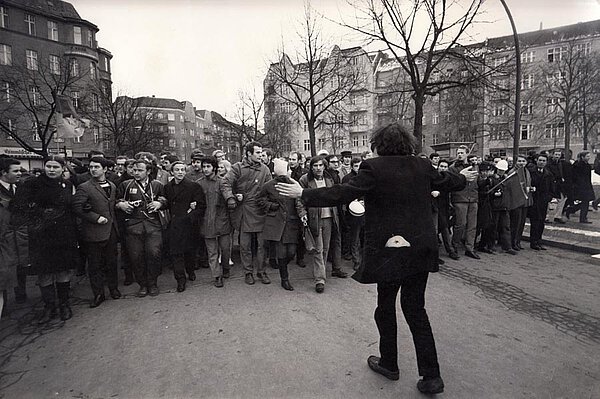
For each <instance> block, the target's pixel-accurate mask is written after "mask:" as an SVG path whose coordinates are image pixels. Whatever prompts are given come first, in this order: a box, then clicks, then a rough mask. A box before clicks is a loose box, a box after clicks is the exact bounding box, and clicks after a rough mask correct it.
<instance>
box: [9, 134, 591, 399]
mask: <svg viewBox="0 0 600 399" xmlns="http://www.w3.org/2000/svg"><path fill="white" fill-rule="evenodd" d="M411 137H412V136H411V135H410V134H409V133H407V132H406V131H405V130H404V129H403V128H401V127H400V126H398V125H390V126H388V127H384V128H381V129H379V130H378V131H376V132H374V134H373V137H372V141H371V143H372V150H373V151H374V153H375V157H376V158H378V159H371V158H372V157H373V153H372V152H371V151H366V152H364V153H362V154H361V155H360V156H355V155H353V154H352V152H350V151H342V152H341V153H340V154H339V155H337V154H328V153H327V152H326V151H323V150H322V151H320V152H319V153H318V154H317V155H316V156H314V157H306V156H305V155H304V154H302V153H299V152H295V151H294V152H291V153H289V154H285V155H287V156H286V157H278V158H277V157H274V156H273V152H272V151H271V150H269V149H267V148H263V147H262V145H261V144H260V143H259V142H249V143H247V144H246V145H245V147H244V156H243V159H242V160H241V161H240V162H237V163H234V164H233V165H232V164H231V163H230V162H229V161H228V160H227V159H226V154H225V153H223V151H219V150H217V151H215V152H213V153H212V154H210V155H208V154H203V153H202V152H200V151H197V152H194V153H193V154H192V157H191V158H192V159H191V162H190V163H189V164H186V163H184V162H182V161H181V160H179V159H178V158H177V157H176V156H174V155H171V154H169V153H163V154H160V155H159V156H158V157H157V156H155V155H153V154H151V153H148V152H140V153H138V154H136V155H135V157H133V158H131V159H130V158H128V157H126V156H118V157H116V159H115V160H111V159H108V158H106V157H104V154H102V153H101V152H98V151H91V152H90V153H89V155H88V159H87V162H86V164H85V166H84V164H83V163H82V162H81V161H79V160H76V159H70V160H65V159H64V158H62V157H60V156H56V155H51V156H49V157H47V158H46V159H45V160H44V161H43V168H42V169H39V170H32V171H26V170H24V169H23V168H22V167H21V164H20V162H19V161H18V160H16V159H13V158H10V157H0V290H2V291H3V296H2V303H4V302H5V301H6V300H7V293H8V291H9V289H11V288H14V293H15V300H16V301H17V302H25V301H26V299H27V293H26V280H27V276H28V275H36V276H37V285H38V286H39V289H40V291H41V297H42V300H43V302H44V309H43V311H42V312H41V314H40V317H39V319H38V323H39V324H44V323H47V322H49V321H50V320H52V319H54V318H56V317H60V319H62V320H68V319H70V318H71V317H72V314H73V313H72V309H71V307H70V305H69V292H70V281H71V279H72V277H73V275H74V274H75V273H80V274H83V273H86V272H87V275H88V278H89V283H90V286H91V290H92V295H93V297H92V298H91V300H90V307H92V308H95V307H97V306H100V305H101V304H102V303H103V302H104V301H105V300H106V288H108V293H109V295H110V297H112V298H113V299H119V298H120V297H121V292H120V291H119V269H118V267H117V265H118V264H121V267H122V269H123V271H124V275H125V278H124V281H123V283H122V284H124V285H126V286H127V285H131V284H133V283H137V284H138V286H139V289H138V291H137V296H139V297H144V296H146V295H150V296H156V295H159V287H158V284H157V279H158V276H159V275H160V274H161V273H162V271H163V270H164V269H166V268H170V269H172V272H173V276H174V279H175V280H176V283H177V292H183V291H185V290H186V282H187V281H194V280H195V279H196V272H197V271H198V269H200V268H203V267H204V268H209V269H210V273H211V276H212V279H213V284H214V286H215V287H217V288H220V287H223V286H224V279H225V280H226V279H228V278H229V277H230V275H231V272H230V269H231V267H232V266H233V265H234V263H233V262H232V260H231V253H232V248H233V243H234V242H237V243H238V244H239V253H240V263H241V265H240V266H241V268H242V270H243V274H244V281H245V283H246V284H249V285H253V284H255V281H256V279H257V280H259V281H260V282H261V283H263V284H270V283H271V280H270V278H269V276H268V273H267V270H268V268H269V267H270V268H272V269H277V270H278V272H279V277H280V284H281V286H282V288H283V289H285V290H287V291H293V290H294V287H293V285H292V283H291V281H290V278H289V272H288V265H289V264H290V262H291V261H292V260H293V259H295V261H296V264H297V265H298V266H299V267H306V266H307V265H309V266H310V267H311V268H312V274H313V277H314V287H315V291H316V292H317V293H323V292H324V290H325V283H326V281H327V277H328V272H327V266H326V265H327V263H328V262H331V272H330V274H329V275H330V276H331V277H337V278H345V277H347V276H348V273H347V272H345V271H344V270H343V268H342V260H343V259H347V260H351V261H352V264H353V268H354V270H355V271H356V273H355V274H354V276H353V278H355V279H356V280H357V281H359V282H362V283H377V284H378V308H377V310H376V312H375V319H376V322H377V325H378V328H379V331H380V335H381V342H380V351H381V354H382V357H381V358H379V357H375V356H372V357H370V358H369V359H368V363H369V366H370V367H371V368H372V369H373V370H374V371H376V372H378V373H380V374H383V375H385V376H386V377H388V378H390V379H397V361H396V358H397V351H396V350H395V349H392V347H395V345H396V332H395V331H394V332H393V333H392V332H391V330H395V326H396V324H395V323H396V321H395V320H396V319H395V298H396V295H397V293H398V291H399V290H400V288H401V287H403V289H402V298H401V304H402V309H403V311H404V313H405V316H406V318H407V322H408V323H409V325H410V326H411V331H412V332H413V335H414V338H415V347H416V349H417V352H418V354H419V353H420V354H421V355H419V356H422V358H421V360H420V361H419V362H420V363H419V371H420V373H421V375H423V376H425V377H426V378H424V380H422V381H421V382H420V384H421V386H420V388H419V389H420V390H422V391H423V392H428V393H437V392H441V391H442V390H443V381H441V377H439V366H438V365H437V355H436V354H435V349H433V352H431V350H432V348H435V346H434V343H433V336H432V335H431V329H430V327H429V324H428V322H427V323H426V324H427V325H426V326H425V325H424V324H423V320H424V319H426V318H427V316H426V313H425V309H424V291H425V286H426V282H427V273H429V272H431V271H437V268H438V267H439V266H438V265H439V264H442V263H444V261H443V260H442V259H441V258H440V256H439V251H438V247H439V246H440V245H442V246H443V247H444V248H445V250H446V252H447V254H448V256H449V257H450V258H451V259H454V260H458V259H460V256H461V255H460V254H462V253H464V255H465V256H468V257H471V258H474V259H480V255H479V253H486V254H495V253H496V252H497V251H498V248H499V249H500V250H501V251H504V252H505V253H507V254H511V255H516V254H517V253H518V252H519V251H520V250H522V249H523V247H522V245H521V237H522V234H523V229H524V225H525V221H526V218H529V219H530V223H531V230H530V239H529V241H530V247H531V249H533V250H544V247H543V246H542V245H541V238H542V234H543V231H544V225H545V223H546V222H547V221H548V218H549V219H550V221H552V222H555V223H564V217H566V218H569V217H570V216H571V215H573V214H574V213H577V212H579V222H580V223H590V221H589V220H588V219H587V214H588V207H589V205H590V202H591V204H592V206H593V207H594V208H597V205H598V200H596V198H595V196H594V190H593V187H592V183H591V173H592V171H595V172H596V173H598V172H600V170H599V169H600V167H599V165H598V163H596V166H595V167H592V164H591V162H590V161H591V154H590V153H589V152H587V151H584V152H581V153H580V154H578V156H577V159H576V160H575V161H574V162H571V161H569V160H566V159H565V158H564V153H563V151H561V150H560V149H556V150H553V151H551V152H550V154H548V153H545V152H542V153H539V154H533V153H531V154H529V155H528V156H519V157H518V158H517V161H516V163H515V164H514V165H513V162H512V159H503V158H500V157H498V158H493V157H489V156H488V157H485V158H484V159H482V158H481V157H479V156H477V155H474V154H470V153H469V148H468V147H466V146H461V147H459V148H458V149H457V152H456V159H455V160H453V161H449V160H445V159H441V157H440V156H439V155H438V154H436V153H433V154H430V155H429V156H427V155H425V154H418V155H415V154H414V143H413V141H412V138H411ZM411 143H412V144H411ZM553 198H554V199H556V201H554V202H555V203H556V206H555V207H553V208H552V209H551V214H550V216H548V210H549V203H550V202H551V200H552V199H553ZM417 215H421V216H422V217H416V216H417ZM429 215H431V216H430V217H429ZM463 251H464V252H463ZM119 259H120V261H119ZM392 299H394V300H393V301H392ZM392 312H393V313H394V315H393V317H392V316H391V313H392ZM417 325H418V327H416V326H417ZM413 327H414V331H413ZM423 334H424V335H423ZM419 356H418V358H419ZM423 381H424V382H423Z"/></svg>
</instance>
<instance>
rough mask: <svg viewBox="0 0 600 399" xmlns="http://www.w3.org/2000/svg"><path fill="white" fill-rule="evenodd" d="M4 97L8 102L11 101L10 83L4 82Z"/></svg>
mask: <svg viewBox="0 0 600 399" xmlns="http://www.w3.org/2000/svg"><path fill="white" fill-rule="evenodd" d="M2 97H3V98H4V101H6V102H7V103H9V102H10V83H8V82H2Z"/></svg>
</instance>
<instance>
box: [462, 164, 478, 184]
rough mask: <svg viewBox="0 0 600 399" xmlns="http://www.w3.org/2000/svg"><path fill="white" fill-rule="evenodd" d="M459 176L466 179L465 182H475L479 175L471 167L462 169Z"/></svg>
mask: <svg viewBox="0 0 600 399" xmlns="http://www.w3.org/2000/svg"><path fill="white" fill-rule="evenodd" d="M460 174H461V175H463V176H464V177H465V178H466V179H467V181H475V180H476V179H477V176H478V175H479V173H478V172H477V171H476V170H473V167H472V166H469V167H468V168H464V169H463V170H461V171H460Z"/></svg>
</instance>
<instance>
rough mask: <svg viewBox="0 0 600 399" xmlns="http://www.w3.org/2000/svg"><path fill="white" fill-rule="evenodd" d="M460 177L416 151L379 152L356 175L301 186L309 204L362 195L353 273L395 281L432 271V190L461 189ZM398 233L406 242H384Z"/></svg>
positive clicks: (370, 280)
mask: <svg viewBox="0 0 600 399" xmlns="http://www.w3.org/2000/svg"><path fill="white" fill-rule="evenodd" d="M465 185H466V180H465V178H464V177H463V176H461V175H459V174H456V173H453V172H438V171H436V170H435V169H434V168H433V167H432V166H431V163H430V162H429V161H428V160H426V159H422V158H419V157H415V156H382V157H378V158H372V159H368V160H365V161H363V162H362V163H361V165H360V170H359V172H358V176H356V177H354V178H353V179H352V180H350V181H349V182H348V183H345V184H340V185H334V186H333V187H327V188H317V189H305V190H304V192H303V194H302V200H303V201H304V202H305V204H306V205H307V206H315V207H323V206H333V205H335V204H338V203H347V202H350V201H352V200H353V199H354V198H360V197H364V199H365V243H364V248H363V256H362V264H361V266H360V268H359V269H358V271H357V272H356V273H355V274H354V275H353V276H352V277H353V278H354V279H355V280H357V281H358V282H361V283H365V284H370V283H382V282H398V281H401V280H402V279H403V278H404V277H406V276H409V275H413V274H417V273H422V272H436V271H438V270H439V267H438V262H437V260H438V243H437V238H436V232H435V231H434V225H433V217H432V212H431V191H432V190H438V191H439V190H446V191H453V190H461V189H463V188H464V187H465ZM398 236H401V237H402V238H404V239H405V240H406V241H408V243H409V244H410V246H404V247H386V243H387V242H388V240H390V239H391V238H392V237H398Z"/></svg>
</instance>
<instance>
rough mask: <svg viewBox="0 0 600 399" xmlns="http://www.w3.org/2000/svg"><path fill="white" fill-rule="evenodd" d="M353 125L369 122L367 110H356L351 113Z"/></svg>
mask: <svg viewBox="0 0 600 399" xmlns="http://www.w3.org/2000/svg"><path fill="white" fill-rule="evenodd" d="M350 117H351V122H350V124H351V125H352V126H362V125H366V124H367V113H366V112H354V113H352V114H350Z"/></svg>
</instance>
